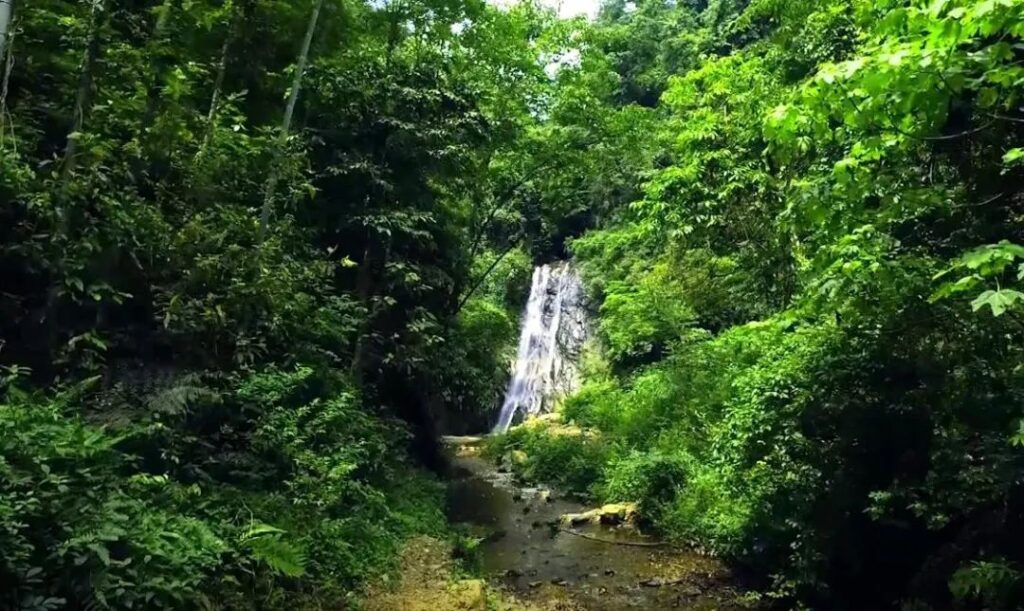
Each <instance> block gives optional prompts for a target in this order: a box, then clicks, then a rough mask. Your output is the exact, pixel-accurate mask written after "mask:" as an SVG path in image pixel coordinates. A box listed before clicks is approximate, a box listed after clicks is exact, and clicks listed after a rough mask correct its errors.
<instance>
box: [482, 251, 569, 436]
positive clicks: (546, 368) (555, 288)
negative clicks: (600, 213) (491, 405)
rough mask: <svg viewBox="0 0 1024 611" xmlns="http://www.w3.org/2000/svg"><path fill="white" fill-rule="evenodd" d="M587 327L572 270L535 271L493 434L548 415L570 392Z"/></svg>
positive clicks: (565, 267) (560, 266)
mask: <svg viewBox="0 0 1024 611" xmlns="http://www.w3.org/2000/svg"><path fill="white" fill-rule="evenodd" d="M587 327H588V325H587V310H586V303H585V298H584V294H583V285H582V284H581V282H580V278H579V275H578V274H577V273H576V270H575V269H574V268H573V267H572V265H570V264H569V263H564V262H563V263H555V264H553V265H541V266H540V267H537V268H535V269H534V270H533V282H532V285H531V287H530V299H529V301H528V302H527V303H526V311H525V312H524V313H523V321H522V331H521V333H520V336H519V351H518V353H517V355H516V363H515V368H514V369H513V372H512V381H511V382H510V383H509V387H508V392H507V393H506V394H505V402H504V404H503V405H502V406H501V415H500V416H499V417H498V423H497V424H496V425H495V426H494V432H496V433H504V432H505V431H507V430H508V427H509V426H510V425H511V424H512V422H513V421H514V420H516V419H517V418H522V419H525V418H528V417H530V416H535V415H537V414H539V413H541V412H544V411H550V410H551V408H552V406H553V404H554V402H555V400H557V399H558V398H559V397H562V396H565V395H567V394H569V393H571V392H572V391H574V390H576V388H577V387H578V385H579V367H578V363H579V356H580V352H581V350H582V348H583V343H584V341H586V338H587V332H588V328H587Z"/></svg>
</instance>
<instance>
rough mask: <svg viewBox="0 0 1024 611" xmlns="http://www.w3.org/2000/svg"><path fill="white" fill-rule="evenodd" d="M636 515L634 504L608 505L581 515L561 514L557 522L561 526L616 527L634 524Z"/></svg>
mask: <svg viewBox="0 0 1024 611" xmlns="http://www.w3.org/2000/svg"><path fill="white" fill-rule="evenodd" d="M636 515H637V512H636V503H610V504H608V505H604V506H602V507H599V508H597V509H591V510H590V511H584V512H583V513H566V514H562V517H561V519H560V520H559V521H560V522H561V524H562V525H563V526H580V525H581V524H588V523H589V524H610V525H618V524H625V523H632V522H634V521H635V520H636Z"/></svg>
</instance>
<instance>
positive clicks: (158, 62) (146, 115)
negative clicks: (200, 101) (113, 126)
mask: <svg viewBox="0 0 1024 611" xmlns="http://www.w3.org/2000/svg"><path fill="white" fill-rule="evenodd" d="M176 2H177V0H164V3H163V5H161V6H160V14H159V15H157V18H156V25H154V26H153V43H152V46H153V47H154V48H153V49H152V51H151V52H150V53H151V54H150V62H149V66H150V75H149V79H150V80H149V86H148V87H147V88H146V108H145V110H143V112H142V120H141V121H140V122H139V148H140V150H141V149H142V148H143V147H142V143H143V142H144V141H145V138H146V132H148V131H149V128H150V127H152V126H153V121H154V120H155V119H156V107H157V104H158V103H159V101H160V85H161V83H163V81H164V73H165V72H166V68H167V61H166V58H164V57H163V50H162V48H161V43H162V42H163V39H164V34H165V32H166V31H167V23H168V22H169V21H170V20H171V13H172V12H174V5H175V4H176Z"/></svg>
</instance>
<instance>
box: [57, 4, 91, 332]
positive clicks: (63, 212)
mask: <svg viewBox="0 0 1024 611" xmlns="http://www.w3.org/2000/svg"><path fill="white" fill-rule="evenodd" d="M91 4H92V6H91V8H90V11H89V38H88V41H87V42H86V44H85V54H84V55H83V57H82V68H81V70H80V72H79V73H78V90H77V92H76V93H75V107H74V109H72V117H73V118H72V120H71V129H70V131H69V132H68V136H67V144H66V145H65V146H64V160H63V166H62V167H61V171H60V189H59V190H58V192H57V193H56V201H57V202H58V206H57V210H56V213H57V226H56V230H55V232H54V236H53V240H52V244H53V248H54V249H55V251H54V253H53V261H54V272H53V278H51V280H50V287H49V289H47V292H46V308H45V310H44V316H45V318H46V328H47V336H48V338H49V345H50V350H51V351H53V350H55V349H56V343H57V330H58V325H57V323H58V320H57V319H58V311H57V310H58V306H59V303H58V302H59V295H60V284H61V280H60V277H59V276H60V274H61V272H62V271H63V270H64V269H65V267H66V254H65V250H64V249H65V244H64V241H65V238H66V237H67V236H68V235H69V234H70V232H71V210H70V203H69V201H70V198H69V192H68V189H69V187H70V186H71V179H72V178H73V176H74V170H75V164H76V162H77V158H76V153H77V151H78V136H79V132H80V131H81V130H82V128H83V127H85V119H86V117H87V116H88V114H89V110H90V109H91V108H92V85H93V78H94V72H95V70H96V60H97V58H98V57H99V54H100V29H101V28H102V25H103V12H104V10H105V8H106V7H105V6H104V0H93V1H92V3H91Z"/></svg>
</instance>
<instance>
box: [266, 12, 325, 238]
mask: <svg viewBox="0 0 1024 611" xmlns="http://www.w3.org/2000/svg"><path fill="white" fill-rule="evenodd" d="M323 6H324V0H316V4H314V5H313V12H312V13H310V16H309V25H308V26H307V27H306V36H305V37H304V38H303V39H302V48H301V49H300V50H299V59H298V61H297V62H296V65H295V75H294V76H293V77H292V88H291V94H290V95H289V96H288V104H287V105H286V106H285V108H284V117H282V119H281V131H280V132H279V133H278V136H277V143H276V146H275V147H274V148H275V150H274V161H273V162H272V164H271V168H270V176H269V177H268V178H267V187H266V192H265V194H264V196H263V209H262V210H261V211H260V233H259V239H260V241H261V242H262V241H263V240H264V239H265V238H266V237H267V226H268V225H269V223H270V212H271V209H272V208H273V205H274V190H275V189H276V188H277V181H278V178H279V177H280V174H279V173H278V169H277V161H278V159H280V156H281V152H282V151H283V150H284V147H285V145H286V144H287V141H288V132H290V131H291V127H292V116H293V115H294V114H295V104H296V103H297V102H298V100H299V91H300V89H301V88H302V75H303V74H304V73H305V72H306V63H307V61H308V60H309V47H310V45H311V44H312V43H313V34H315V33H316V26H317V22H318V21H319V19H320V10H321V9H322V8H323Z"/></svg>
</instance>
